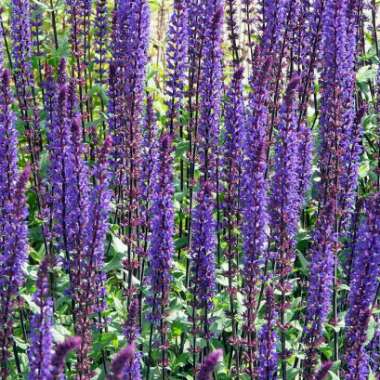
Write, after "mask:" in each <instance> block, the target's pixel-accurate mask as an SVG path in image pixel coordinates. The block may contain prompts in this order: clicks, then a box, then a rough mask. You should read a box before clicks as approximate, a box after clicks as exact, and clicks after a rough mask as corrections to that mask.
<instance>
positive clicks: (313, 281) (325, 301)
mask: <svg viewBox="0 0 380 380" xmlns="http://www.w3.org/2000/svg"><path fill="white" fill-rule="evenodd" d="M335 245H336V234H335V232H334V213H333V205H332V203H330V204H327V205H326V206H325V207H324V208H323V209H321V210H320V213H319V216H318V221H317V225H316V227H315V231H314V234H313V245H312V248H311V251H310V257H311V265H310V279H309V288H308V296H307V308H306V318H305V333H304V335H305V338H304V341H305V344H306V347H307V349H306V360H305V363H304V367H305V368H304V376H305V378H310V379H313V378H314V376H315V373H314V370H315V366H316V364H317V348H318V347H319V345H320V344H321V341H322V328H323V325H324V323H325V321H326V318H327V315H328V312H329V310H330V303H331V294H332V284H333V268H334V247H335Z"/></svg>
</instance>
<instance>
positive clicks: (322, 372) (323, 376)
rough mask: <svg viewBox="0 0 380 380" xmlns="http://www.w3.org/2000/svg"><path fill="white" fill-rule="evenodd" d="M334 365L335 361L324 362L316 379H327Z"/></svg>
mask: <svg viewBox="0 0 380 380" xmlns="http://www.w3.org/2000/svg"><path fill="white" fill-rule="evenodd" d="M332 365H333V363H332V362H330V361H327V362H325V363H323V365H322V367H321V369H320V370H319V371H318V373H317V374H316V375H315V380H325V379H326V377H327V376H328V374H329V371H330V369H331V367H332Z"/></svg>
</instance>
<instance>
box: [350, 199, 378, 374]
mask: <svg viewBox="0 0 380 380" xmlns="http://www.w3.org/2000/svg"><path fill="white" fill-rule="evenodd" d="M365 210H366V218H365V220H364V221H363V222H362V224H361V226H360V230H359V234H358V236H359V241H358V242H357V246H356V249H355V251H356V255H355V258H354V262H353V272H352V275H351V283H350V293H349V296H348V301H349V305H348V312H347V315H346V344H345V351H346V355H345V365H346V372H345V378H346V379H348V380H354V379H357V380H364V379H367V377H368V374H369V367H368V355H367V352H366V350H365V346H364V345H365V342H366V340H367V328H368V323H369V318H370V316H371V310H372V305H373V303H374V301H375V297H376V292H377V289H378V286H379V284H378V281H377V280H376V279H377V278H378V277H379V275H380V194H377V195H376V196H374V197H373V198H371V199H370V200H369V201H367V204H366V207H365Z"/></svg>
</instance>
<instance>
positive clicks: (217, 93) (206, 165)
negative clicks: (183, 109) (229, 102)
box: [198, 0, 223, 188]
mask: <svg viewBox="0 0 380 380" xmlns="http://www.w3.org/2000/svg"><path fill="white" fill-rule="evenodd" d="M205 12H206V13H205V15H207V16H205V20H206V21H205V22H206V26H205V32H204V47H203V51H202V57H203V61H202V66H201V82H200V85H199V86H200V96H201V103H200V120H199V127H198V153H199V163H200V171H201V181H210V183H211V184H212V185H213V186H214V188H216V183H215V180H216V178H215V175H216V165H217V158H218V151H217V146H218V139H219V123H220V116H221V108H220V103H221V96H222V48H221V42H222V26H223V6H222V2H221V0H213V1H209V2H207V7H206V11H205Z"/></svg>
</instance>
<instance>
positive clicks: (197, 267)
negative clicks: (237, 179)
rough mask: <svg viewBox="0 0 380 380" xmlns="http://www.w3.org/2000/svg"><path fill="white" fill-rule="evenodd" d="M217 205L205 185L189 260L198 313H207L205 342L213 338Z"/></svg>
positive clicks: (209, 188) (196, 212) (194, 222)
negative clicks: (190, 261) (215, 216)
mask: <svg viewBox="0 0 380 380" xmlns="http://www.w3.org/2000/svg"><path fill="white" fill-rule="evenodd" d="M214 203H215V201H214V199H213V195H212V186H211V184H210V183H209V182H203V183H202V186H201V188H200V190H199V191H198V194H197V205H196V207H195V209H194V211H193V224H192V228H193V242H192V247H191V254H190V255H191V256H190V257H191V260H192V271H193V279H192V283H193V297H194V303H195V305H197V307H198V308H199V309H201V310H204V313H205V315H204V316H203V322H204V328H205V330H206V331H205V338H206V339H208V338H209V337H210V332H209V331H208V328H209V323H210V315H209V312H210V311H211V309H212V306H213V297H214V294H215V253H214V250H215V246H216V236H215V235H216V231H215V229H216V223H215V221H214V218H213V211H214V206H215V205H214Z"/></svg>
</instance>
